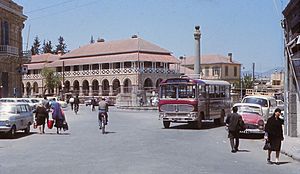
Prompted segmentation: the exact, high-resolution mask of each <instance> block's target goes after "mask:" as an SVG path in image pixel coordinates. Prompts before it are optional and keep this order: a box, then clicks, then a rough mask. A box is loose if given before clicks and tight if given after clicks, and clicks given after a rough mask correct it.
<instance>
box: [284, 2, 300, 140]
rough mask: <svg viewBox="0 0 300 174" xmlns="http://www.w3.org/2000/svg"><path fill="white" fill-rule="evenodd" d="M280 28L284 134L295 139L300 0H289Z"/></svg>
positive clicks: (299, 129)
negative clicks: (285, 106) (283, 81)
mask: <svg viewBox="0 0 300 174" xmlns="http://www.w3.org/2000/svg"><path fill="white" fill-rule="evenodd" d="M283 15H284V20H283V22H282V27H283V28H284V36H285V56H286V72H287V74H286V85H285V94H286V96H287V97H286V98H287V99H288V100H287V101H285V102H286V104H287V106H288V107H287V111H286V114H287V117H285V118H286V120H285V121H286V124H285V125H286V126H285V132H286V133H287V135H289V136H292V137H296V136H299V135H300V116H299V114H297V113H299V110H300V102H299V100H300V98H299V95H300V87H299V86H300V0H291V1H290V2H289V3H288V5H287V6H286V8H285V9H284V11H283Z"/></svg>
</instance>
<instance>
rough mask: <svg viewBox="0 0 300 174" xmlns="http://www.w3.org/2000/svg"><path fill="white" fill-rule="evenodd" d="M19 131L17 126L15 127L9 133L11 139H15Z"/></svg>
mask: <svg viewBox="0 0 300 174" xmlns="http://www.w3.org/2000/svg"><path fill="white" fill-rule="evenodd" d="M16 132H17V129H16V126H15V125H14V126H13V127H12V128H11V130H10V131H9V138H14V137H15V135H16Z"/></svg>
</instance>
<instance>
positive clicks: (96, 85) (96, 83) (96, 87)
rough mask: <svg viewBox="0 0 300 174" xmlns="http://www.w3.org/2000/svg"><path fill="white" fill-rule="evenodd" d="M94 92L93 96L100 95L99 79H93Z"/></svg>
mask: <svg viewBox="0 0 300 174" xmlns="http://www.w3.org/2000/svg"><path fill="white" fill-rule="evenodd" d="M92 90H93V91H92V92H93V96H98V95H99V82H98V80H93V82H92Z"/></svg>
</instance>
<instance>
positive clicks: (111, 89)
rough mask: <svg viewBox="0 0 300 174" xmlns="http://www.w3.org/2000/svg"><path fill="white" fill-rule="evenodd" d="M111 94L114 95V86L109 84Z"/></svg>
mask: <svg viewBox="0 0 300 174" xmlns="http://www.w3.org/2000/svg"><path fill="white" fill-rule="evenodd" d="M109 95H110V96H112V95H113V86H112V85H109Z"/></svg>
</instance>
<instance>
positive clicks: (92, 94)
mask: <svg viewBox="0 0 300 174" xmlns="http://www.w3.org/2000/svg"><path fill="white" fill-rule="evenodd" d="M89 96H94V93H93V86H92V85H90V86H89Z"/></svg>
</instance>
